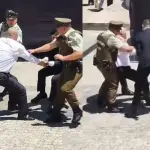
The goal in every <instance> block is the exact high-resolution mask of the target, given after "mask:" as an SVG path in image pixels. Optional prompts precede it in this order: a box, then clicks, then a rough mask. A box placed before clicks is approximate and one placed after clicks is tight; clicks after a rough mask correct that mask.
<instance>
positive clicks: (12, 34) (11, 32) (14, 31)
mask: <svg viewBox="0 0 150 150" xmlns="http://www.w3.org/2000/svg"><path fill="white" fill-rule="evenodd" d="M8 37H9V38H11V39H13V40H16V41H17V38H18V31H17V29H15V28H9V29H8Z"/></svg>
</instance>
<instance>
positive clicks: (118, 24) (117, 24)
mask: <svg viewBox="0 0 150 150" xmlns="http://www.w3.org/2000/svg"><path fill="white" fill-rule="evenodd" d="M109 26H111V27H114V28H121V27H122V26H123V22H121V21H110V22H109Z"/></svg>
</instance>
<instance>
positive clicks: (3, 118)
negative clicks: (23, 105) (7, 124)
mask: <svg viewBox="0 0 150 150" xmlns="http://www.w3.org/2000/svg"><path fill="white" fill-rule="evenodd" d="M6 120H17V118H16V117H0V121H6Z"/></svg>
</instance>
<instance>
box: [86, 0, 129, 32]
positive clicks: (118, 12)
mask: <svg viewBox="0 0 150 150" xmlns="http://www.w3.org/2000/svg"><path fill="white" fill-rule="evenodd" d="M87 3H88V0H83V4H84V5H83V29H84V30H105V29H107V26H108V23H109V21H111V20H117V21H123V22H124V26H125V27H127V28H128V29H129V28H130V26H129V24H130V23H129V11H128V10H127V9H125V7H124V5H123V4H124V3H123V1H122V0H114V3H113V4H112V5H111V6H109V7H107V5H106V1H104V6H103V10H101V11H98V12H97V11H96V10H95V6H94V5H91V6H86V5H85V4H87Z"/></svg>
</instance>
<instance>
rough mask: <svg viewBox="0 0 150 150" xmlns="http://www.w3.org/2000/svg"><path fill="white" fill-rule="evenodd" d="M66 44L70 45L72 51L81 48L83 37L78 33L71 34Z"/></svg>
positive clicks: (80, 49)
mask: <svg viewBox="0 0 150 150" xmlns="http://www.w3.org/2000/svg"><path fill="white" fill-rule="evenodd" d="M68 44H69V45H70V46H71V47H72V49H73V50H74V51H82V50H83V39H82V36H81V35H80V34H78V33H76V34H73V35H71V36H70V37H69V41H68Z"/></svg>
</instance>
